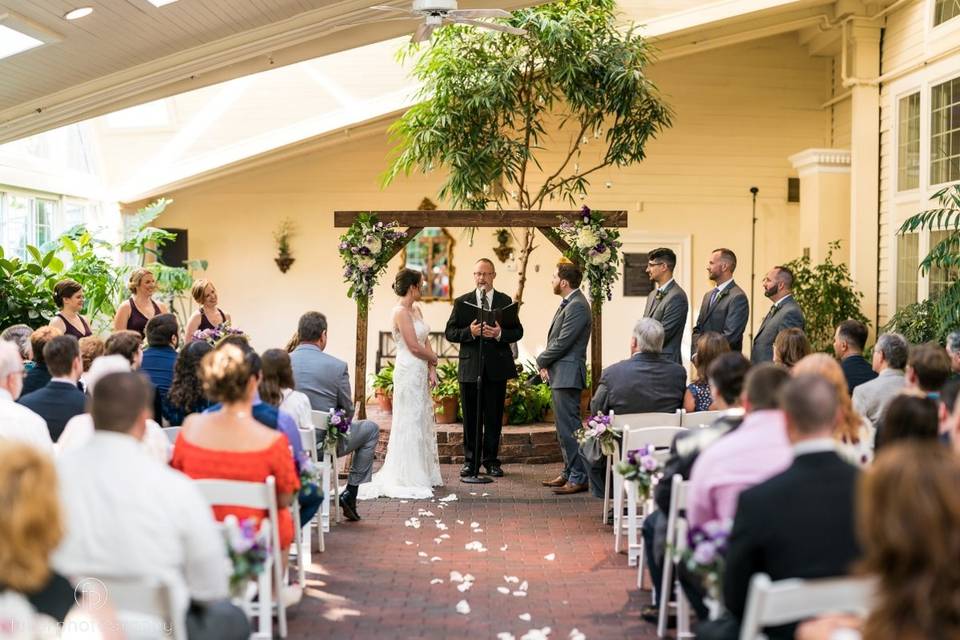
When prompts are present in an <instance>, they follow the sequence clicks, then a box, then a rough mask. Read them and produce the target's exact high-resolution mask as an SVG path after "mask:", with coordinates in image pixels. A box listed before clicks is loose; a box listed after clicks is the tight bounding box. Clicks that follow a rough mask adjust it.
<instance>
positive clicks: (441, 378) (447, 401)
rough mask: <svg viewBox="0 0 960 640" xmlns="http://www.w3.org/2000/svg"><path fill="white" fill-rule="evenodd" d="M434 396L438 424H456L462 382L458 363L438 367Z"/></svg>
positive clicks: (442, 364) (443, 364) (446, 363)
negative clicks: (459, 377) (459, 376)
mask: <svg viewBox="0 0 960 640" xmlns="http://www.w3.org/2000/svg"><path fill="white" fill-rule="evenodd" d="M432 394H433V408H434V415H435V416H436V420H437V424H453V423H454V422H456V421H457V408H458V407H459V404H460V381H459V379H458V373H457V365H456V363H454V362H443V363H441V364H439V365H438V366H437V386H436V387H434V388H433V391H432Z"/></svg>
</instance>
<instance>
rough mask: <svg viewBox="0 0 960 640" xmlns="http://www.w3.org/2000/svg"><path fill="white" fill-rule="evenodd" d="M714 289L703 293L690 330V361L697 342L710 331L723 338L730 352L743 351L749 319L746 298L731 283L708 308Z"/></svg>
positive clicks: (748, 305) (733, 283) (739, 289)
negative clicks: (695, 318)
mask: <svg viewBox="0 0 960 640" xmlns="http://www.w3.org/2000/svg"><path fill="white" fill-rule="evenodd" d="M715 289H716V288H714V289H710V290H709V291H707V293H706V294H704V296H703V302H701V303H700V315H699V316H698V317H697V324H695V325H694V327H693V336H692V339H693V341H692V343H691V345H690V357H691V358H693V354H695V353H696V352H697V340H698V339H699V338H700V336H702V335H703V334H705V333H708V332H710V331H715V332H717V333H719V334H721V335H723V337H724V338H726V339H727V342H728V343H729V344H730V350H731V351H743V330H744V329H745V328H746V327H747V320H749V319H750V303H749V302H748V301H747V294H746V293H744V292H743V289H741V288H740V287H739V286H737V283H736V282H734V281H732V280H731V281H730V284H728V285H727V286H726V287H725V288H724V290H723V291H721V292H720V294H719V296H718V297H717V299H716V300H714V302H713V304H712V305H711V304H710V300H711V299H712V298H713V292H714V291H715Z"/></svg>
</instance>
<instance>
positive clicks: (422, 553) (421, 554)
mask: <svg viewBox="0 0 960 640" xmlns="http://www.w3.org/2000/svg"><path fill="white" fill-rule="evenodd" d="M417 555H418V556H420V557H421V558H426V557H427V555H428V554H427V552H426V551H418V552H417Z"/></svg>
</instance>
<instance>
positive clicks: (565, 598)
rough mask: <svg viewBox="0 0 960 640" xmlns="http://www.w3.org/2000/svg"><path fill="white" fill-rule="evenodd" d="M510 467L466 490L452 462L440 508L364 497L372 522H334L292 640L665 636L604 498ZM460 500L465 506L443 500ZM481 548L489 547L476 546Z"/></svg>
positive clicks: (546, 472)
mask: <svg viewBox="0 0 960 640" xmlns="http://www.w3.org/2000/svg"><path fill="white" fill-rule="evenodd" d="M504 469H505V471H506V473H507V476H506V477H505V478H501V479H498V480H497V481H496V482H495V483H493V484H487V485H467V484H462V483H460V482H459V477H458V475H457V474H458V471H459V466H458V465H443V476H444V479H445V481H446V486H445V487H442V488H440V489H438V490H437V491H436V496H437V498H438V499H437V500H435V501H433V502H431V501H429V500H421V501H409V502H401V501H399V500H375V501H366V502H361V503H360V507H359V509H360V513H361V516H362V517H363V521H361V522H358V523H349V522H343V523H340V524H339V525H335V526H334V527H333V531H332V532H331V533H329V534H328V535H327V538H326V544H327V549H326V552H325V553H323V554H316V553H315V554H314V558H313V560H314V565H313V567H312V570H311V571H310V572H309V573H308V576H307V585H306V589H305V594H304V599H303V601H302V602H301V603H300V604H299V605H297V606H296V607H295V608H293V609H292V610H291V611H290V613H289V616H290V619H289V627H290V637H291V638H363V639H366V638H385V639H387V638H471V639H472V638H489V639H496V638H498V634H501V633H509V634H512V636H514V637H516V638H517V640H519V639H520V638H522V637H523V636H524V635H525V634H527V633H529V632H530V631H531V630H533V629H543V628H544V627H550V630H551V632H550V634H549V638H551V639H552V640H556V639H560V640H565V639H567V638H570V637H571V632H572V631H573V630H574V629H578V630H579V631H580V632H581V633H582V634H583V636H584V637H586V638H639V639H641V640H643V639H647V638H655V637H656V633H655V629H654V628H653V626H652V625H650V624H648V623H646V622H644V621H643V620H642V619H641V618H640V610H641V608H642V607H643V606H644V605H646V604H647V603H649V601H650V600H649V598H650V595H649V592H640V591H638V590H637V588H636V569H634V568H628V567H627V559H626V556H625V555H623V554H620V555H617V554H615V553H614V552H613V534H612V529H611V528H610V527H609V526H605V525H602V524H601V523H600V504H599V501H598V500H597V499H595V498H592V497H590V496H589V494H578V495H575V496H566V497H561V496H555V495H554V494H553V493H552V492H551V491H550V490H549V489H547V488H544V487H541V486H540V481H541V480H543V479H546V478H548V477H554V476H555V475H556V474H557V472H558V471H559V465H555V464H550V465H506V466H505V467H504ZM451 493H453V494H456V496H457V500H456V501H451V502H440V501H439V498H443V497H445V496H448V495H449V494H451ZM425 512H431V513H432V514H433V515H428V514H427V513H425ZM411 519H417V520H416V521H417V522H419V528H415V527H413V526H408V525H412V524H413V523H414V520H411ZM438 520H439V521H440V524H441V525H443V526H438V524H437V522H436V521H438ZM474 523H476V525H479V526H476V527H475V526H473V525H474ZM474 529H479V530H477V531H475V530H474ZM445 536H448V537H445ZM472 542H473V543H476V542H479V543H480V545H482V547H483V548H484V549H486V551H477V550H469V549H466V548H465V545H468V544H470V543H472ZM452 571H457V572H460V574H463V575H466V574H469V575H471V576H473V578H474V581H473V583H472V586H470V588H469V589H466V590H463V591H461V590H460V589H458V587H460V588H461V589H462V588H463V587H462V585H463V583H458V582H455V581H451V576H450V573H451V572H452ZM505 576H506V577H511V578H512V577H515V578H516V581H514V582H507V581H506V580H505ZM524 587H526V589H525V590H524ZM498 588H499V589H509V590H510V593H508V594H503V593H501V592H500V590H498ZM514 592H525V593H526V596H517V595H514ZM461 601H465V602H466V603H467V604H468V605H469V610H470V612H469V613H468V614H466V615H464V614H462V613H458V611H457V605H458V603H460V602H461ZM521 616H523V617H522V618H521ZM528 616H529V617H528ZM503 637H507V636H503ZM530 637H537V638H539V637H542V636H530Z"/></svg>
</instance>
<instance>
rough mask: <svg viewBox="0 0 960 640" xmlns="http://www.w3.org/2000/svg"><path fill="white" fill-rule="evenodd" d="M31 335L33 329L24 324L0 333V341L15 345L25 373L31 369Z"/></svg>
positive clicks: (12, 326) (13, 326)
mask: <svg viewBox="0 0 960 640" xmlns="http://www.w3.org/2000/svg"><path fill="white" fill-rule="evenodd" d="M31 334H33V329H31V328H30V327H28V326H27V325H25V324H15V325H11V326H9V327H7V328H6V329H4V330H3V332H0V340H3V341H5V342H12V343H14V344H15V345H17V350H18V351H20V358H22V359H23V363H24V365H26V368H27V371H29V370H30V369H32V368H33V349H32V348H31V347H30V336H31Z"/></svg>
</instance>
